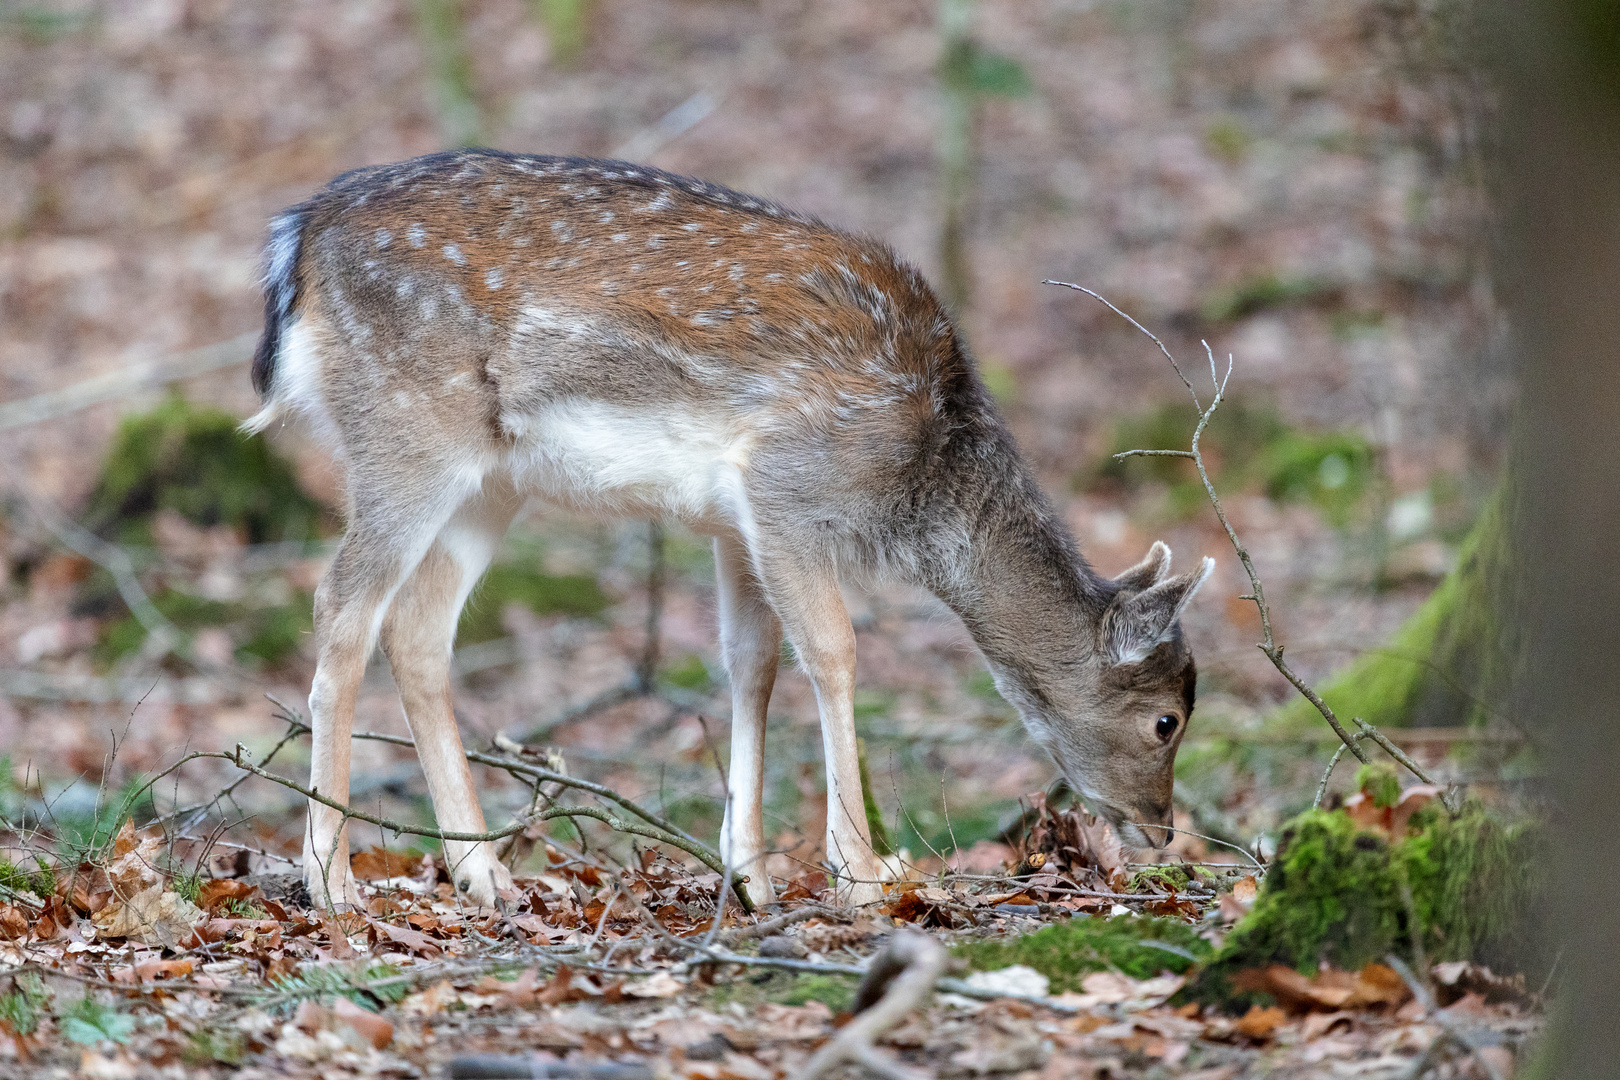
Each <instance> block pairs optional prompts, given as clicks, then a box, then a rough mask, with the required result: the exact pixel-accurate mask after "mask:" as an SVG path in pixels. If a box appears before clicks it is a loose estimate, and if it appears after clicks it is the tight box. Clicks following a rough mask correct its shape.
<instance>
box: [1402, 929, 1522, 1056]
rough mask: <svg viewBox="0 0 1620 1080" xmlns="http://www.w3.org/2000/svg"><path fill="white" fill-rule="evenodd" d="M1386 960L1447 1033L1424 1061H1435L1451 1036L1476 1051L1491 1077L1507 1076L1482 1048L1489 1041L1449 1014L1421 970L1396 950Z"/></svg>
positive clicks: (1474, 1052) (1470, 1049)
mask: <svg viewBox="0 0 1620 1080" xmlns="http://www.w3.org/2000/svg"><path fill="white" fill-rule="evenodd" d="M1384 963H1386V964H1388V965H1389V966H1390V967H1391V968H1393V969H1394V970H1395V973H1396V974H1398V975H1399V976H1400V977H1401V979H1402V980H1403V981H1404V982H1405V983H1406V987H1407V989H1408V990H1410V991H1412V996H1413V997H1415V998H1416V999H1417V1001H1418V1004H1419V1005H1421V1006H1423V1011H1424V1012H1425V1013H1426V1014H1428V1018H1429V1019H1430V1020H1433V1021H1434V1022H1435V1023H1436V1024H1438V1025H1439V1026H1440V1030H1441V1031H1442V1032H1444V1033H1445V1034H1443V1035H1441V1036H1440V1039H1439V1040H1437V1041H1436V1043H1435V1045H1434V1046H1431V1047H1430V1052H1431V1053H1430V1054H1425V1055H1424V1057H1423V1061H1426V1062H1430V1064H1431V1065H1432V1063H1433V1062H1432V1060H1431V1054H1432V1053H1433V1052H1434V1051H1435V1050H1436V1049H1437V1047H1438V1045H1439V1043H1440V1042H1444V1041H1448V1040H1449V1041H1450V1042H1453V1043H1456V1045H1457V1046H1458V1047H1459V1048H1460V1049H1462V1050H1465V1051H1467V1052H1468V1053H1470V1054H1472V1055H1473V1056H1474V1060H1475V1061H1477V1062H1479V1067H1480V1068H1481V1069H1483V1070H1484V1071H1485V1075H1486V1076H1488V1077H1490V1080H1507V1078H1506V1077H1504V1076H1503V1075H1502V1071H1501V1070H1500V1069H1498V1068H1497V1067H1496V1063H1495V1062H1493V1061H1491V1059H1490V1058H1489V1057H1488V1056H1486V1055H1485V1054H1482V1053H1480V1049H1481V1048H1482V1047H1483V1046H1484V1045H1486V1044H1484V1043H1482V1042H1481V1041H1480V1039H1479V1036H1478V1035H1477V1034H1476V1033H1475V1032H1473V1031H1471V1030H1469V1029H1468V1028H1466V1027H1464V1026H1463V1025H1462V1024H1459V1023H1458V1022H1457V1021H1456V1020H1454V1019H1452V1018H1451V1017H1449V1016H1447V1015H1446V1013H1445V1010H1444V1009H1441V1008H1440V1007H1439V1006H1438V1004H1437V1003H1436V1002H1435V1000H1434V994H1433V993H1431V992H1430V990H1429V987H1428V986H1427V985H1426V984H1425V983H1424V982H1423V980H1422V979H1420V978H1418V976H1417V973H1416V972H1414V971H1413V970H1412V969H1411V967H1410V966H1409V965H1408V964H1407V963H1406V961H1405V960H1402V959H1401V958H1400V957H1399V956H1396V955H1395V954H1394V953H1390V954H1389V955H1388V956H1386V957H1384ZM1420 1064H1421V1063H1420ZM1427 1071H1428V1067H1425V1068H1423V1070H1422V1071H1421V1072H1414V1073H1412V1074H1411V1076H1412V1077H1413V1078H1414V1080H1415V1078H1416V1077H1418V1076H1421V1075H1423V1072H1427Z"/></svg>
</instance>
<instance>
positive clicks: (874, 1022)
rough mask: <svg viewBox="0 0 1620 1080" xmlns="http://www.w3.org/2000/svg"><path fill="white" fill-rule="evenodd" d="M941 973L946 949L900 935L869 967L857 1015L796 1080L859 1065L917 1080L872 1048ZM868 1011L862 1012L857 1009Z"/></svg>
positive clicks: (917, 936) (931, 941)
mask: <svg viewBox="0 0 1620 1080" xmlns="http://www.w3.org/2000/svg"><path fill="white" fill-rule="evenodd" d="M944 970H945V949H944V948H943V947H942V946H941V945H940V944H939V942H937V941H935V940H934V939H933V938H931V937H928V936H927V935H925V934H917V933H909V932H906V931H899V932H897V933H895V934H894V936H893V937H891V938H890V939H889V944H888V947H887V948H885V949H884V950H883V952H881V953H879V954H878V955H877V956H876V957H874V958H873V960H872V962H871V963H870V964H869V965H868V966H867V969H866V974H865V976H864V977H863V979H862V981H861V988H860V990H859V992H858V993H857V996H856V1009H857V1015H856V1017H855V1019H853V1020H851V1021H850V1022H849V1023H848V1024H845V1025H844V1027H843V1030H841V1031H839V1033H838V1034H837V1036H835V1037H834V1038H833V1040H832V1041H831V1042H829V1043H827V1044H826V1045H825V1046H823V1047H822V1048H821V1049H820V1050H818V1051H816V1055H815V1057H813V1058H811V1059H810V1061H809V1062H808V1063H806V1065H805V1066H804V1068H803V1069H801V1070H800V1071H799V1072H798V1074H797V1075H796V1077H795V1080H818V1078H819V1077H822V1076H825V1075H827V1074H828V1073H830V1072H832V1071H833V1070H834V1069H836V1068H837V1067H838V1066H840V1065H844V1064H847V1063H851V1062H854V1063H858V1064H860V1065H861V1066H863V1067H864V1068H867V1069H870V1070H871V1071H872V1072H875V1073H877V1074H878V1075H879V1076H885V1077H891V1078H893V1080H916V1078H920V1077H921V1076H922V1075H923V1074H921V1073H917V1072H915V1071H913V1070H911V1069H909V1068H906V1067H905V1066H904V1065H901V1064H900V1063H899V1062H897V1061H895V1060H894V1059H893V1058H892V1057H890V1056H889V1055H888V1054H885V1053H883V1052H881V1051H879V1050H878V1049H877V1047H876V1045H875V1043H876V1041H877V1039H878V1037H879V1036H881V1035H882V1034H883V1033H884V1032H886V1031H888V1030H889V1029H890V1028H892V1027H894V1026H895V1025H896V1024H898V1023H900V1021H901V1020H904V1019H905V1018H906V1016H907V1015H908V1014H909V1013H911V1012H912V1010H914V1009H916V1008H917V1007H918V1006H919V1005H921V1004H922V1002H923V999H924V998H925V997H927V995H928V993H929V991H931V990H932V989H933V988H934V984H935V982H937V981H938V979H939V976H940V974H941V973H942V972H943V971H944ZM862 1004H865V1005H866V1006H867V1007H866V1008H865V1009H864V1010H862V1008H861V1006H862Z"/></svg>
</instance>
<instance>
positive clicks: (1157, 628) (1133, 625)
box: [1102, 551, 1215, 664]
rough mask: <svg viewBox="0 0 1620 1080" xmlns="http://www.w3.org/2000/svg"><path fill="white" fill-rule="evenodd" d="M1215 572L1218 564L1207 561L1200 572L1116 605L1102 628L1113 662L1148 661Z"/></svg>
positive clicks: (1173, 579)
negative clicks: (1151, 653)
mask: <svg viewBox="0 0 1620 1080" xmlns="http://www.w3.org/2000/svg"><path fill="white" fill-rule="evenodd" d="M1168 554H1169V552H1168V551H1166V555H1168ZM1214 569H1215V560H1214V559H1211V558H1207V557H1206V558H1205V559H1204V560H1203V561H1202V562H1201V563H1200V564H1199V566H1198V569H1196V570H1192V571H1189V572H1188V573H1185V574H1182V575H1181V576H1180V577H1173V578H1170V579H1169V580H1168V581H1162V582H1160V583H1159V584H1157V585H1154V586H1153V587H1152V588H1149V589H1144V590H1143V591H1141V592H1139V593H1135V594H1134V595H1130V596H1121V597H1120V598H1119V599H1118V600H1116V601H1114V603H1113V604H1112V605H1111V606H1110V607H1109V609H1108V612H1107V613H1106V614H1105V615H1104V616H1103V626H1102V631H1103V648H1104V649H1105V650H1106V651H1107V654H1108V656H1109V658H1110V659H1111V660H1113V662H1114V663H1116V664H1138V663H1141V662H1142V661H1143V660H1145V659H1146V658H1147V655H1148V653H1150V652H1152V651H1153V650H1154V649H1155V648H1156V647H1158V645H1159V643H1160V642H1162V641H1164V640H1165V639H1166V638H1167V637H1169V636H1170V631H1171V628H1172V627H1174V626H1175V624H1176V620H1177V619H1179V618H1180V617H1181V612H1182V610H1183V609H1185V608H1186V606H1187V603H1188V601H1190V600H1191V599H1192V598H1193V594H1194V593H1196V592H1197V591H1198V587H1199V586H1200V585H1202V584H1203V583H1204V579H1205V578H1207V577H1209V575H1210V572H1211V571H1212V570H1214Z"/></svg>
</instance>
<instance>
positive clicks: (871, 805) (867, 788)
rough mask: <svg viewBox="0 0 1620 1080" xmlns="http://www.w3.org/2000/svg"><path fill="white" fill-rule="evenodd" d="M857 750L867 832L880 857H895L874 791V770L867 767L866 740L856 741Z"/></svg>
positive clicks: (873, 848)
mask: <svg viewBox="0 0 1620 1080" xmlns="http://www.w3.org/2000/svg"><path fill="white" fill-rule="evenodd" d="M855 750H856V754H857V761H858V763H859V766H860V771H861V799H862V801H864V802H865V804H866V831H867V835H868V836H870V837H871V839H872V850H873V851H875V852H877V853H878V854H879V855H893V854H894V845H892V844H890V843H889V829H888V826H886V825H884V823H883V810H882V808H880V807H879V806H878V803H877V795H876V793H875V792H874V791H873V790H872V770H871V769H869V768H867V765H866V740H865V739H856V740H855Z"/></svg>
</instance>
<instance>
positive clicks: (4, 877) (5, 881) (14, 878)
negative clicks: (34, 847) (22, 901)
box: [0, 856, 56, 897]
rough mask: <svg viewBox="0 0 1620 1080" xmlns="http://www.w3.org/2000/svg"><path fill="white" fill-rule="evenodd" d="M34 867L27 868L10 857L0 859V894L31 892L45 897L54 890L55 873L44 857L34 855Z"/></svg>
mask: <svg viewBox="0 0 1620 1080" xmlns="http://www.w3.org/2000/svg"><path fill="white" fill-rule="evenodd" d="M34 863H35V868H34V869H33V870H29V869H27V868H26V867H22V866H18V865H17V864H16V863H14V862H12V861H11V860H10V859H0V895H6V894H13V893H20V892H31V893H33V894H34V895H35V896H39V897H46V896H49V895H50V894H51V893H53V892H55V891H56V873H55V871H53V870H52V869H51V865H50V864H49V863H47V862H46V861H45V860H44V859H41V858H39V857H38V856H35V858H34Z"/></svg>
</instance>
